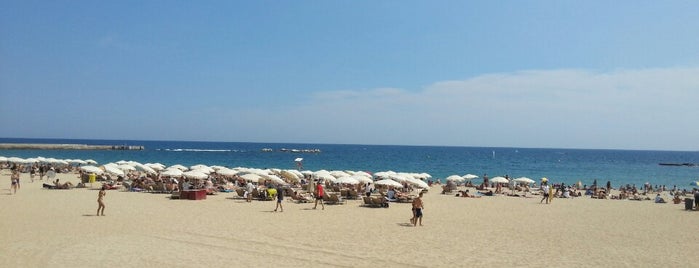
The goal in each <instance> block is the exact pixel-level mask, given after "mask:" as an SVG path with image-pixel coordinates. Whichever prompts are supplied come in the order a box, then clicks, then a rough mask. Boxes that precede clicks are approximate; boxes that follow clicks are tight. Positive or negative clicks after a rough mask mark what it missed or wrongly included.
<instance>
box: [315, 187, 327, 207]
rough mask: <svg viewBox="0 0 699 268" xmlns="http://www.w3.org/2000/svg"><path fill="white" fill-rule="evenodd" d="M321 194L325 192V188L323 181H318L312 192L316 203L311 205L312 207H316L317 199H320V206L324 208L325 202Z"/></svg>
mask: <svg viewBox="0 0 699 268" xmlns="http://www.w3.org/2000/svg"><path fill="white" fill-rule="evenodd" d="M323 194H325V189H323V183H322V182H321V181H318V183H317V184H316V190H315V192H314V196H315V197H316V204H315V206H313V209H316V208H317V207H318V201H320V206H321V207H322V208H323V210H325V204H323Z"/></svg>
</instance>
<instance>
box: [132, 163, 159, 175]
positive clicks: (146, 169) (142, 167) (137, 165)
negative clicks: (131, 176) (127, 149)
mask: <svg viewBox="0 0 699 268" xmlns="http://www.w3.org/2000/svg"><path fill="white" fill-rule="evenodd" d="M132 166H133V167H134V168H136V170H139V171H143V172H145V173H148V174H156V173H158V172H156V171H155V170H154V169H153V168H151V167H149V166H146V165H143V164H141V163H135V162H134V163H132Z"/></svg>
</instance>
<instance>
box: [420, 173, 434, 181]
mask: <svg viewBox="0 0 699 268" xmlns="http://www.w3.org/2000/svg"><path fill="white" fill-rule="evenodd" d="M420 178H421V179H424V180H429V179H431V178H432V175H430V174H429V173H420Z"/></svg>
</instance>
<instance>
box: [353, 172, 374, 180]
mask: <svg viewBox="0 0 699 268" xmlns="http://www.w3.org/2000/svg"><path fill="white" fill-rule="evenodd" d="M352 176H363V177H367V178H373V177H374V176H371V174H369V173H367V172H365V171H355V172H354V174H352Z"/></svg>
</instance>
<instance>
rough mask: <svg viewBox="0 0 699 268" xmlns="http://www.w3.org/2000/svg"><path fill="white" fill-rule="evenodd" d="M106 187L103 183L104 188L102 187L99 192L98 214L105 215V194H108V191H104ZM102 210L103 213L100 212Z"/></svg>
mask: <svg viewBox="0 0 699 268" xmlns="http://www.w3.org/2000/svg"><path fill="white" fill-rule="evenodd" d="M105 188H106V187H105V186H104V185H102V189H100V192H99V193H98V194H97V216H100V214H101V216H104V196H105V195H107V192H106V191H104V189H105ZM100 211H101V213H100Z"/></svg>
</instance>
